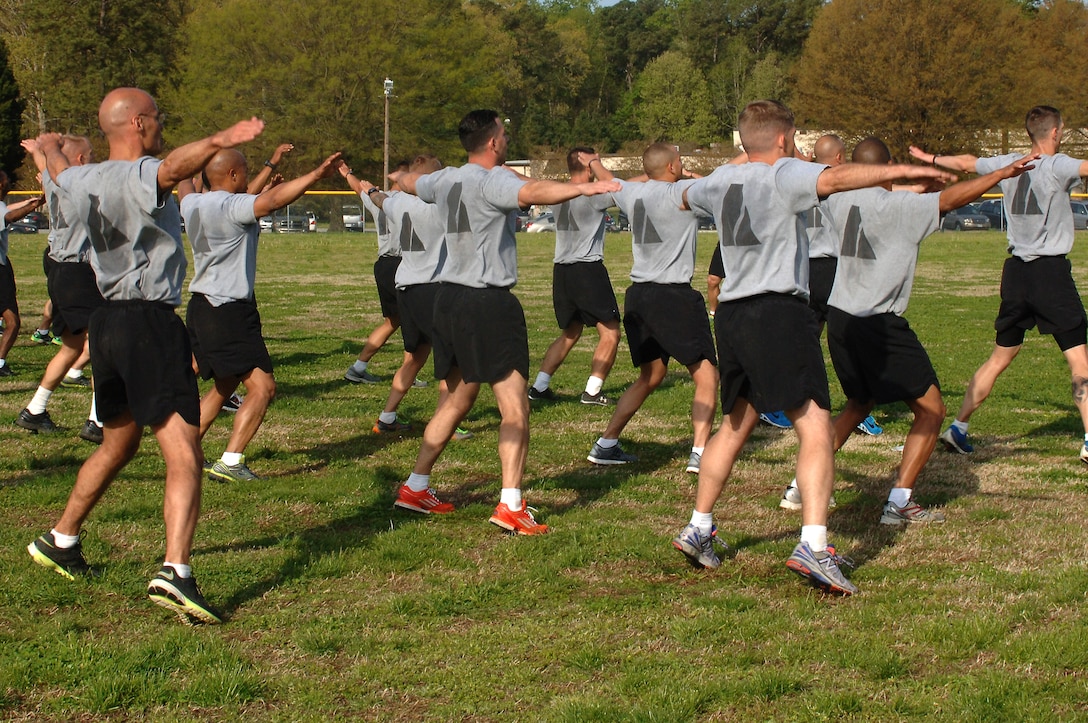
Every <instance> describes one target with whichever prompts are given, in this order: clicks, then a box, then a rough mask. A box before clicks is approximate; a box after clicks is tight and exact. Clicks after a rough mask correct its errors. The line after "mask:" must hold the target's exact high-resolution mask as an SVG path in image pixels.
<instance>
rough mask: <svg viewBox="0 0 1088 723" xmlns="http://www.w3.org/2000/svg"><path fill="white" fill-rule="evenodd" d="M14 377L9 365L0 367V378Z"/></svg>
mask: <svg viewBox="0 0 1088 723" xmlns="http://www.w3.org/2000/svg"><path fill="white" fill-rule="evenodd" d="M13 376H15V370H14V369H12V368H11V364H5V365H4V366H2V367H0V377H13Z"/></svg>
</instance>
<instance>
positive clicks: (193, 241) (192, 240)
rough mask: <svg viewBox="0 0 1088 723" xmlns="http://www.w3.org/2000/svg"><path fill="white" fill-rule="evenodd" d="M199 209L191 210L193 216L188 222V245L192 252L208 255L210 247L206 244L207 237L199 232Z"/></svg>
mask: <svg viewBox="0 0 1088 723" xmlns="http://www.w3.org/2000/svg"><path fill="white" fill-rule="evenodd" d="M200 226H201V224H200V209H199V208H197V209H194V210H193V216H192V218H191V219H190V220H189V228H188V232H189V245H190V246H192V247H193V251H194V252H196V251H201V252H204V253H208V252H210V251H211V250H212V245H211V244H210V243H208V237H207V236H205V235H204V234H203V233H201V232H200Z"/></svg>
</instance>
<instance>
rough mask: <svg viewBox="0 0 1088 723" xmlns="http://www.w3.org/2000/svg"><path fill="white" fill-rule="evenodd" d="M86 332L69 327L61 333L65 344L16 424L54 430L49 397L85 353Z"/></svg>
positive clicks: (48, 367)
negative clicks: (72, 330) (49, 408)
mask: <svg viewBox="0 0 1088 723" xmlns="http://www.w3.org/2000/svg"><path fill="white" fill-rule="evenodd" d="M84 337H86V334H83V333H81V334H72V333H71V332H69V331H68V330H67V329H65V330H64V332H63V334H62V335H61V339H62V340H63V342H64V343H63V345H62V346H61V347H60V348H59V349H57V353H56V354H54V355H53V358H52V359H50V360H49V364H48V365H46V367H45V374H43V375H42V380H41V382H40V383H39V384H38V388H37V390H36V391H35V392H34V396H33V397H32V398H31V400H30V402H29V403H28V404H27V405H26V407H25V408H24V409H23V410H22V411H21V412H19V417H18V418H17V419H16V420H15V424H16V425H18V426H20V427H22V428H23V429H29V430H31V431H32V432H52V431H55V430H56V428H57V427H56V425H55V424H54V423H53V420H52V418H50V416H49V411H48V406H49V399H50V398H51V397H52V396H53V392H55V391H56V389H57V387H59V386H60V383H61V381H62V380H63V379H64V377H65V375H66V374H67V373H68V370H69V369H70V368H71V367H72V364H73V362H75V361H76V360H77V359H78V358H79V356H80V354H82V353H83V342H84Z"/></svg>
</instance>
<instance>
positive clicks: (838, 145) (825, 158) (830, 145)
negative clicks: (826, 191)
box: [812, 133, 846, 166]
mask: <svg viewBox="0 0 1088 723" xmlns="http://www.w3.org/2000/svg"><path fill="white" fill-rule="evenodd" d="M812 160H814V161H816V162H817V163H823V164H825V165H828V166H838V165H840V164H841V163H842V162H843V161H845V160H846V144H845V143H843V142H842V138H839V137H838V136H837V135H835V134H833V133H828V134H827V135H825V136H820V137H819V138H817V139H816V145H815V146H813V147H812Z"/></svg>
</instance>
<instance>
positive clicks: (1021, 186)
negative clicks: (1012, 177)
mask: <svg viewBox="0 0 1088 723" xmlns="http://www.w3.org/2000/svg"><path fill="white" fill-rule="evenodd" d="M1009 212H1010V213H1015V214H1019V215H1021V216H1042V215H1043V210H1042V209H1041V208H1039V200H1038V199H1037V198H1035V192H1034V191H1033V190H1031V176H1030V175H1029V174H1027V173H1025V174H1024V175H1022V176H1020V179H1019V180H1018V181H1017V183H1016V194H1015V195H1014V196H1013V197H1012V208H1011V209H1010V210H1009Z"/></svg>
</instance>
